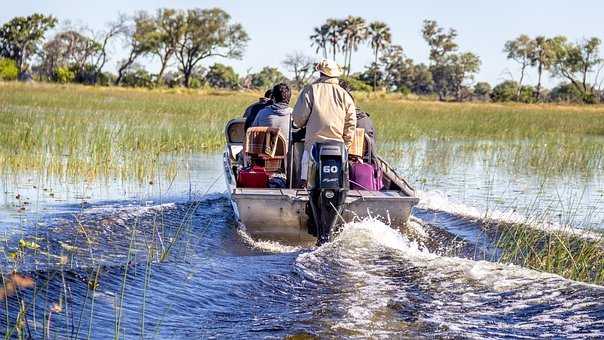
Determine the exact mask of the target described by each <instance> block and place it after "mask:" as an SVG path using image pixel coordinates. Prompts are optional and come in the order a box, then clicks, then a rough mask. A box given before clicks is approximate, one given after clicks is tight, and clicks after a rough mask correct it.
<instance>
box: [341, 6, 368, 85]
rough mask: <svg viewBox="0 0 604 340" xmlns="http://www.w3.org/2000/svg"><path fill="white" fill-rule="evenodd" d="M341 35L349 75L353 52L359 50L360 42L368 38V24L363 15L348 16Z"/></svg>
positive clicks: (345, 64) (344, 21)
mask: <svg viewBox="0 0 604 340" xmlns="http://www.w3.org/2000/svg"><path fill="white" fill-rule="evenodd" d="M341 35H342V37H343V38H344V41H343V46H342V47H343V48H342V50H343V51H344V66H345V68H346V73H347V75H350V68H351V64H352V52H353V51H356V50H358V48H359V44H360V43H361V42H363V41H365V40H366V39H367V24H366V23H365V19H363V18H361V17H353V16H348V17H347V18H346V19H345V20H343V23H342V26H341Z"/></svg>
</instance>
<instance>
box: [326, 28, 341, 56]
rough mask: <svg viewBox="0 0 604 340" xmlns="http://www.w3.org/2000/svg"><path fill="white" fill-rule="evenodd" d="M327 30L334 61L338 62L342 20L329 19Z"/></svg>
mask: <svg viewBox="0 0 604 340" xmlns="http://www.w3.org/2000/svg"><path fill="white" fill-rule="evenodd" d="M324 26H326V28H327V35H326V36H327V41H328V42H329V44H330V45H331V52H332V55H333V60H336V53H337V52H338V50H339V44H338V43H339V41H340V38H341V34H340V32H341V27H342V20H337V19H327V22H326V23H325V25H324Z"/></svg>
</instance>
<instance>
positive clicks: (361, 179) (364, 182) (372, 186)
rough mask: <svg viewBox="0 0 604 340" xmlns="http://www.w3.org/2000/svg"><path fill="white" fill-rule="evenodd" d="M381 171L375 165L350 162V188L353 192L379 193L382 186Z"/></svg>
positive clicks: (357, 161) (356, 161) (358, 161)
mask: <svg viewBox="0 0 604 340" xmlns="http://www.w3.org/2000/svg"><path fill="white" fill-rule="evenodd" d="M382 177H383V176H382V171H381V170H380V168H379V167H378V166H377V165H375V164H369V163H364V162H363V161H361V160H355V161H352V162H350V188H351V189H353V190H368V191H380V190H382V188H383V186H384V184H383V180H382Z"/></svg>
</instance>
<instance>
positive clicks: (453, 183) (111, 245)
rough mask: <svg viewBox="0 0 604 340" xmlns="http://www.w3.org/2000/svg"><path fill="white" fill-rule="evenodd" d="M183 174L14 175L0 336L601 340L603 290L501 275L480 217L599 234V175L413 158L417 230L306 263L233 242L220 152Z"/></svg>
mask: <svg viewBox="0 0 604 340" xmlns="http://www.w3.org/2000/svg"><path fill="white" fill-rule="evenodd" d="M186 163H187V164H188V167H187V168H186V170H183V171H181V172H180V173H179V175H178V176H177V177H176V178H174V179H173V180H171V179H168V180H166V179H163V178H160V177H158V178H157V179H154V180H150V181H149V182H148V183H142V184H141V183H137V184H133V183H125V182H122V181H120V180H117V179H106V180H104V181H100V182H99V181H94V182H90V183H82V182H78V181H69V180H66V181H64V180H60V179H44V180H41V179H39V177H37V176H33V175H28V174H19V175H18V176H5V178H3V181H2V192H3V195H4V197H3V205H2V209H1V210H0V217H1V219H2V222H3V223H2V229H0V231H1V232H2V237H3V240H4V242H3V245H4V247H3V254H2V257H1V259H0V263H1V265H2V273H3V276H2V280H3V281H4V287H5V290H4V292H1V293H2V294H4V295H6V296H4V300H3V301H1V302H2V305H3V307H2V310H3V312H2V314H1V316H2V317H0V331H2V332H4V333H5V335H9V337H11V336H12V337H16V336H18V335H22V336H24V337H32V338H43V337H49V338H66V339H69V338H89V337H90V338H98V339H107V338H111V337H115V336H116V335H117V336H118V337H126V338H140V337H143V338H158V339H162V338H205V337H216V338H266V337H268V338H282V337H285V336H294V335H298V336H318V337H358V338H365V337H374V338H392V337H401V336H402V337H418V336H427V337H432V336H437V337H470V338H485V337H486V338H509V337H535V336H545V337H594V338H601V337H604V288H602V287H600V286H594V285H587V284H583V283H578V282H574V281H570V280H566V279H563V278H561V277H559V276H556V275H552V274H548V273H540V272H536V271H533V270H529V269H526V268H522V267H519V266H514V265H505V264H499V263H495V262H492V261H488V260H491V259H493V258H494V254H496V252H497V250H496V249H494V248H493V246H492V245H490V244H489V240H488V238H487V237H486V236H485V235H484V234H483V233H482V231H481V228H480V223H481V222H480V221H481V220H483V219H484V218H490V219H492V220H496V221H506V220H510V219H511V220H517V219H522V218H530V216H531V214H533V215H535V214H538V215H540V216H541V215H543V216H544V217H547V218H549V219H550V222H551V225H555V224H565V222H566V221H570V220H572V221H580V222H581V223H583V224H582V225H581V226H582V227H584V226H591V227H596V228H602V226H603V225H602V211H604V209H602V208H603V204H602V201H603V199H602V192H601V191H598V189H597V188H598V185H600V186H599V188H602V186H601V184H602V183H603V177H602V175H601V174H599V175H598V174H597V173H596V175H595V176H592V177H590V178H583V179H581V178H579V177H577V178H571V179H569V178H548V179H543V178H538V177H537V176H533V175H530V174H525V175H510V174H509V173H508V172H506V171H504V170H502V169H497V168H489V169H485V168H484V167H481V166H480V163H472V164H466V165H458V166H453V167H451V168H450V169H449V170H448V171H445V172H443V171H433V172H430V171H421V173H420V172H419V170H417V169H413V168H412V167H411V166H410V165H409V164H408V163H406V162H405V160H404V159H403V160H401V161H400V164H399V166H400V168H402V169H406V170H405V171H406V172H407V173H408V174H409V176H410V178H411V179H412V180H413V181H414V182H415V183H416V186H418V188H419V189H421V198H422V201H421V203H420V206H419V207H418V208H416V209H415V210H414V216H415V217H414V220H413V221H414V222H413V223H411V225H410V228H409V230H408V231H407V232H405V233H404V234H401V233H399V232H398V231H396V230H394V229H392V228H390V227H388V226H386V225H384V224H383V223H382V222H380V221H379V220H364V221H357V222H355V223H351V224H349V225H346V226H345V227H344V229H343V230H342V231H341V233H340V234H339V235H338V236H337V237H336V238H335V239H334V240H333V241H332V242H331V243H328V244H325V245H323V246H321V247H319V248H311V249H304V248H294V247H286V246H283V245H279V244H275V243H271V242H259V241H255V240H251V239H250V238H249V237H248V236H247V234H245V232H244V231H242V230H239V229H237V227H236V224H235V220H234V218H235V217H234V215H233V211H232V208H231V206H230V202H229V200H228V198H227V196H225V195H224V194H223V191H224V184H223V182H224V180H223V179H222V178H221V176H222V174H221V156H220V155H210V156H199V157H195V158H192V159H190V160H188V161H187V162H186ZM544 187H545V188H546V190H545V194H543V193H540V190H537V189H538V188H544ZM552 188H556V190H554V191H552V190H553V189H552ZM541 191H543V190H541ZM534 202H537V203H534ZM585 203H587V204H588V205H591V206H592V207H593V208H591V209H590V208H589V207H585ZM579 205H580V208H579V209H575V210H576V211H578V212H577V213H576V214H575V216H574V217H572V219H571V217H567V215H566V214H565V209H571V208H572V207H573V206H579ZM573 211H574V210H573ZM565 219H566V220H565ZM550 222H548V223H550ZM548 226H550V224H548ZM21 240H24V241H26V242H31V244H27V243H26V244H23V243H21V245H20V241H21ZM19 249H21V251H19ZM14 271H17V272H19V273H20V274H19V275H20V276H16V275H15V274H12V273H13V272H14ZM28 278H31V279H32V280H33V282H31V284H28V282H27V280H26V279H28ZM24 280H25V282H24ZM7 285H8V286H11V285H12V286H13V287H14V286H17V288H16V289H13V291H12V292H11V291H9V290H7V289H6V287H7ZM16 325H18V326H16Z"/></svg>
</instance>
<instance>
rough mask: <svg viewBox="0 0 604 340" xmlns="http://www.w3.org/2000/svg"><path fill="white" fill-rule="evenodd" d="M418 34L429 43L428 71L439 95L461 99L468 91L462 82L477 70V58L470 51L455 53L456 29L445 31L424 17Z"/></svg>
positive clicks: (478, 60)
mask: <svg viewBox="0 0 604 340" xmlns="http://www.w3.org/2000/svg"><path fill="white" fill-rule="evenodd" d="M422 34H423V37H424V40H426V42H427V43H428V46H429V47H430V62H431V65H430V71H431V72H432V78H433V80H434V90H435V91H436V92H437V93H438V97H439V99H440V100H445V99H446V98H447V97H448V96H450V95H454V96H455V99H456V100H458V101H461V100H463V99H464V98H465V97H466V95H465V93H467V92H469V91H467V87H466V86H465V85H464V82H465V81H466V80H471V79H473V77H474V74H475V73H477V72H478V70H479V69H480V59H479V58H478V56H476V55H475V54H473V53H470V52H465V53H456V51H457V48H458V45H457V43H456V42H455V39H456V38H457V31H456V30H454V29H449V30H448V31H447V32H445V30H444V29H443V28H442V27H439V26H438V24H437V23H436V21H433V20H424V27H423V29H422Z"/></svg>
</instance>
